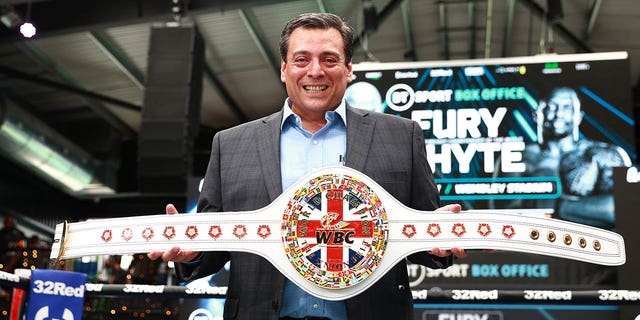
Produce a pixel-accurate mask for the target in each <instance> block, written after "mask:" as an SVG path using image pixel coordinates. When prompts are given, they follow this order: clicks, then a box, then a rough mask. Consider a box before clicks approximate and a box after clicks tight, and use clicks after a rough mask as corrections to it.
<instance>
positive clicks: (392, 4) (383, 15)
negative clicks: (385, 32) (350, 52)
mask: <svg viewBox="0 0 640 320" xmlns="http://www.w3.org/2000/svg"><path fill="white" fill-rule="evenodd" d="M402 1H403V0H391V1H389V3H387V5H386V6H384V8H382V10H380V12H379V13H378V15H377V16H376V19H377V20H378V26H380V25H382V23H383V22H384V21H385V20H387V18H388V17H389V16H390V15H391V13H392V12H393V10H395V9H396V8H397V7H398V6H399V5H400V4H401V3H402ZM365 36H367V30H362V32H361V33H360V35H358V36H356V37H355V39H353V49H354V50H355V48H357V47H358V46H359V45H360V42H362V39H363V38H364V37H365Z"/></svg>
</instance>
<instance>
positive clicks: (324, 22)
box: [280, 13, 353, 64]
mask: <svg viewBox="0 0 640 320" xmlns="http://www.w3.org/2000/svg"><path fill="white" fill-rule="evenodd" d="M298 28H303V29H336V30H338V32H340V35H341V36H342V43H343V45H344V55H345V58H346V60H345V62H344V63H345V64H348V63H349V62H351V58H352V57H353V29H352V28H351V27H350V26H349V25H348V24H346V23H345V22H344V21H343V20H342V19H341V18H340V17H338V16H336V15H335V14H332V13H303V14H301V15H298V16H296V17H295V18H293V19H291V20H289V22H287V24H286V25H285V26H284V29H282V33H281V34H280V57H281V58H282V60H283V61H287V51H288V50H289V37H290V36H291V33H293V31H294V30H296V29H298Z"/></svg>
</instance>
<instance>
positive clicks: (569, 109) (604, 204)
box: [525, 87, 631, 228]
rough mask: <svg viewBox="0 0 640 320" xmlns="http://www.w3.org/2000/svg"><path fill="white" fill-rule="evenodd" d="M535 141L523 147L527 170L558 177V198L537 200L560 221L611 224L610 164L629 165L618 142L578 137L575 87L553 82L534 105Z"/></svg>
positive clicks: (577, 100) (596, 224) (611, 225)
mask: <svg viewBox="0 0 640 320" xmlns="http://www.w3.org/2000/svg"><path fill="white" fill-rule="evenodd" d="M535 115H536V120H537V122H538V123H537V132H538V144H532V145H529V146H527V148H526V151H525V161H526V163H527V172H526V174H527V175H530V176H558V177H560V181H561V183H562V197H561V198H560V199H559V201H557V202H555V201H554V200H553V199H549V200H539V201H540V202H541V203H538V205H537V206H536V207H538V208H540V207H549V208H553V209H554V210H555V211H556V213H557V215H558V217H560V218H561V219H564V220H569V221H573V222H578V223H582V224H588V225H592V226H596V227H600V228H613V225H614V209H615V208H614V203H613V195H612V187H613V177H612V175H613V172H612V171H613V167H619V166H627V167H628V166H630V165H631V159H630V158H629V155H628V154H627V153H626V152H625V151H624V150H623V149H622V148H620V147H618V146H615V145H611V144H608V143H604V142H599V141H592V140H587V139H580V132H579V125H580V122H581V121H582V112H581V104H580V99H579V97H578V94H577V93H576V91H575V90H573V89H571V88H568V87H558V88H555V89H553V90H552V91H551V93H550V95H549V97H548V99H547V100H546V101H542V102H541V103H540V105H539V106H538V109H537V110H536V114H535Z"/></svg>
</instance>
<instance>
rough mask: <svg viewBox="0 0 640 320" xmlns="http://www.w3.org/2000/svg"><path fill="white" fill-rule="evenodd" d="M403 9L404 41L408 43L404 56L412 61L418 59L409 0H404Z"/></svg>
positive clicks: (401, 7)
mask: <svg viewBox="0 0 640 320" xmlns="http://www.w3.org/2000/svg"><path fill="white" fill-rule="evenodd" d="M400 9H401V11H402V26H403V29H404V42H405V43H406V44H407V51H405V53H404V57H405V58H408V59H411V61H417V60H418V56H417V55H416V46H415V41H414V38H413V27H411V16H410V15H409V0H402V4H401V5H400Z"/></svg>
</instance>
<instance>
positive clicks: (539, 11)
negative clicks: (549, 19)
mask: <svg viewBox="0 0 640 320" xmlns="http://www.w3.org/2000/svg"><path fill="white" fill-rule="evenodd" d="M520 2H521V3H522V4H524V5H526V6H527V7H529V10H531V12H533V13H534V14H536V15H538V17H540V18H542V17H545V16H546V14H547V12H546V10H545V9H544V8H543V7H542V6H540V5H539V4H538V3H536V2H535V1H534V0H520ZM551 28H553V30H554V31H555V32H556V33H557V34H559V35H560V36H561V37H563V38H564V39H565V40H566V41H567V42H568V43H569V44H570V45H571V46H573V48H574V49H576V52H593V49H591V47H590V46H589V45H588V44H586V43H585V42H584V41H582V40H580V38H578V37H577V36H576V35H575V34H573V32H571V31H570V30H569V29H567V27H565V26H564V25H563V24H562V23H552V24H551Z"/></svg>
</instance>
